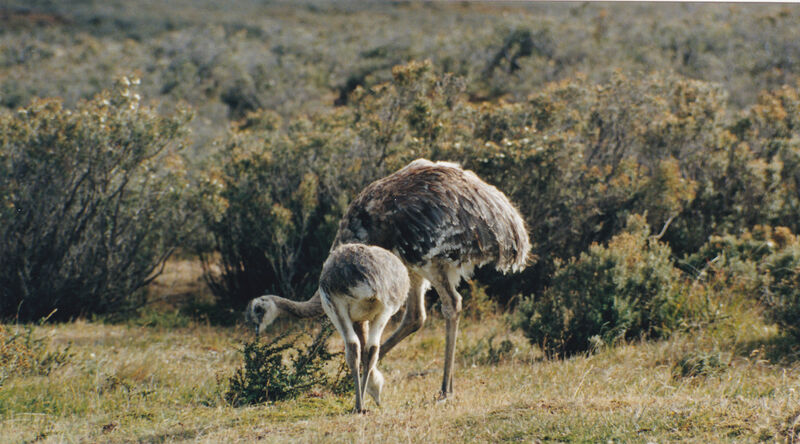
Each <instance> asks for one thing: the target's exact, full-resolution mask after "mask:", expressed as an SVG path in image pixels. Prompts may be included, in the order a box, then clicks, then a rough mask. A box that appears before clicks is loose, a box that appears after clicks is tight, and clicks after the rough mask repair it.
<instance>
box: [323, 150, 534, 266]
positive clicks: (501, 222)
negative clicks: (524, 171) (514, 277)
mask: <svg viewBox="0 0 800 444" xmlns="http://www.w3.org/2000/svg"><path fill="white" fill-rule="evenodd" d="M347 242H358V243H364V244H368V245H378V246H380V247H383V248H386V249H388V250H392V251H394V252H395V253H396V254H397V255H398V256H400V257H401V258H402V259H403V261H404V262H405V263H407V264H413V265H417V266H422V265H424V264H425V263H427V262H430V260H431V259H434V258H435V259H442V260H445V261H448V262H450V263H452V264H457V265H461V264H471V265H483V264H486V263H488V262H494V264H495V267H497V269H498V270H500V271H504V272H506V271H509V270H512V269H513V270H515V271H518V270H520V269H522V268H523V267H524V266H525V262H526V260H527V256H528V253H529V251H530V242H529V239H528V233H527V231H526V230H525V224H524V222H523V220H522V217H521V216H520V215H519V212H518V211H517V210H516V208H514V206H513V205H512V204H511V202H510V201H509V200H508V198H507V197H506V196H505V195H504V194H503V193H501V192H500V191H498V190H497V188H495V187H493V186H491V185H489V184H487V183H486V182H484V181H482V180H481V179H479V178H478V176H476V175H475V174H474V173H473V172H471V171H465V170H463V169H461V168H460V167H459V166H457V165H455V164H452V163H446V162H436V163H433V162H430V161H428V160H425V159H418V160H416V161H414V162H412V163H411V164H409V165H408V166H406V167H405V168H403V169H401V170H399V171H397V172H396V173H394V174H392V175H390V176H387V177H385V178H383V179H380V180H377V181H375V182H373V183H372V184H370V185H369V186H367V188H365V189H364V190H363V191H362V192H361V193H360V194H359V195H358V197H356V199H355V200H354V201H353V202H352V203H351V204H350V207H349V208H348V210H347V212H346V213H345V215H344V217H343V218H342V220H341V222H340V223H339V231H338V232H337V235H336V239H335V240H334V242H333V245H334V248H335V247H336V246H337V245H339V244H342V243H347Z"/></svg>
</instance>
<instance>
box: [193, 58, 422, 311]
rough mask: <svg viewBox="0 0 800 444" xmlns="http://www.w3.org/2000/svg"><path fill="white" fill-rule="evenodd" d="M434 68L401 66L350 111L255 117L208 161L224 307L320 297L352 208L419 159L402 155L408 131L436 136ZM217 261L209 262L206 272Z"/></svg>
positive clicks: (210, 223) (207, 189) (218, 290)
mask: <svg viewBox="0 0 800 444" xmlns="http://www.w3.org/2000/svg"><path fill="white" fill-rule="evenodd" d="M430 69H431V66H430V64H429V63H411V64H409V65H405V66H398V67H396V68H395V69H394V71H393V73H394V80H393V82H391V83H389V84H387V85H384V86H383V87H382V88H380V89H378V90H376V91H372V90H370V91H366V90H363V89H358V90H357V91H355V92H354V93H353V97H352V101H353V105H352V107H351V108H349V109H340V110H335V111H332V112H329V113H326V114H319V115H313V116H310V117H309V118H302V119H296V120H293V121H291V122H288V123H286V124H284V123H283V122H281V119H280V118H279V117H278V116H276V115H274V113H270V112H261V113H250V114H248V116H247V118H246V119H245V120H244V121H243V122H242V123H241V125H239V127H238V128H236V129H234V131H233V132H232V134H231V135H230V136H229V138H228V139H227V140H226V143H225V145H224V146H223V147H222V148H221V149H220V152H219V154H218V155H217V156H214V157H213V158H212V159H211V161H210V162H208V163H207V165H206V168H205V170H206V175H205V179H204V180H203V181H202V183H201V192H200V195H201V196H202V197H201V199H200V201H201V205H202V208H203V215H204V218H205V225H206V227H207V230H208V232H209V234H210V238H211V243H210V245H208V246H206V251H207V252H212V251H216V252H219V256H218V258H219V268H220V270H221V273H220V274H218V275H216V274H213V273H208V274H207V279H208V281H209V283H210V284H211V289H212V291H213V292H214V294H215V296H216V297H217V300H218V301H219V302H220V303H222V304H223V305H226V306H230V307H237V308H238V307H242V306H244V305H245V304H246V303H247V301H249V300H250V299H251V298H252V297H254V296H257V295H260V294H263V293H264V292H270V293H278V294H281V295H283V296H285V297H288V298H291V299H307V298H308V297H309V295H310V294H311V293H313V291H314V290H315V289H316V279H317V276H319V272H320V270H321V267H322V263H323V261H324V260H325V258H326V257H327V253H328V251H329V249H330V246H331V244H332V242H333V238H334V235H335V233H336V230H337V229H338V223H339V219H340V218H341V216H342V214H344V211H345V209H346V208H347V205H348V203H349V202H350V200H351V199H353V198H354V197H355V196H356V195H357V194H358V192H360V191H361V189H363V188H364V187H365V186H366V185H367V184H369V183H370V182H372V181H374V180H376V179H378V178H380V177H383V176H385V175H387V174H389V173H390V172H393V171H394V170H396V169H397V168H399V167H400V166H404V165H405V163H406V162H407V161H409V160H411V156H413V155H414V151H413V150H408V149H403V148H405V145H403V143H404V141H406V140H407V139H408V134H409V131H410V130H409V129H408V128H409V127H410V126H413V128H415V130H414V131H418V132H420V134H421V135H422V137H435V134H436V130H435V125H434V124H433V123H431V121H430V119H426V118H425V114H426V113H425V112H424V108H425V106H424V105H420V104H421V103H422V102H420V97H421V96H424V94H425V93H426V92H427V90H428V89H430V88H431V87H432V85H433V83H434V82H433V81H432V80H430V79H428V80H427V81H421V80H420V79H421V78H422V77H425V76H429V75H430ZM413 103H417V105H419V107H418V106H413V105H412V104H413ZM415 110H416V111H415ZM420 114H421V115H420ZM432 125H433V126H432ZM423 134H424V135H423ZM216 260H217V256H216V255H207V256H206V263H207V264H209V265H210V261H216Z"/></svg>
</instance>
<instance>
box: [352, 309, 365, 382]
mask: <svg viewBox="0 0 800 444" xmlns="http://www.w3.org/2000/svg"><path fill="white" fill-rule="evenodd" d="M353 330H354V331H355V332H356V336H357V337H358V343H359V344H361V351H362V352H363V351H366V350H367V332H368V331H369V321H362V322H353ZM361 366H362V367H361V371H364V370H366V368H367V367H366V366H367V354H366V353H361ZM362 381H363V378H362Z"/></svg>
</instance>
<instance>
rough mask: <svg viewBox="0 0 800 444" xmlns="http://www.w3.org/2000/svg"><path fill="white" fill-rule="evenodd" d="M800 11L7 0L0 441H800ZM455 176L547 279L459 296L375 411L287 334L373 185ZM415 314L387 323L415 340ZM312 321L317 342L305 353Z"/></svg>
mask: <svg viewBox="0 0 800 444" xmlns="http://www.w3.org/2000/svg"><path fill="white" fill-rule="evenodd" d="M798 18H800V8H798V7H796V6H794V5H758V6H755V5H739V4H737V5H727V4H669V5H667V4H575V3H558V4H546V3H536V4H527V3H495V2H492V3H473V2H466V3H415V2H410V3H406V2H393V3H379V2H369V3H363V2H300V3H298V2H282V1H276V2H268V3H265V2H260V1H254V0H236V1H234V2H225V3H224V4H222V3H220V2H211V1H208V0H199V1H187V0H177V1H171V2H155V1H145V2H121V1H116V0H114V1H105V2H95V1H86V2H51V1H39V0H36V1H25V2H16V1H14V0H12V1H8V2H5V3H4V4H3V5H2V6H0V318H2V321H3V324H0V441H3V442H39V441H51V442H62V441H67V442H72V441H75V442H83V441H103V442H130V441H138V442H153V441H157V442H172V441H207V442H219V441H226V442H228V441H241V442H252V441H255V440H266V441H298V440H299V441H303V442H311V441H313V442H318V441H322V440H325V441H346V442H352V441H359V442H361V441H376V440H378V441H403V442H406V441H414V442H450V441H454V440H455V441H491V442H495V441H517V440H524V441H531V440H533V441H536V440H540V441H558V442H562V441H581V442H585V441H591V442H597V441H609V440H611V441H625V442H627V441H656V442H662V441H674V440H687V441H712V442H713V441H720V440H722V441H747V442H751V441H773V440H776V441H779V442H795V441H797V440H799V439H800V409H798V406H799V405H800V394H798V393H800V329H799V327H798V326H799V325H800V323H798V320H800V240H798V237H797V233H798V232H800V46H799V45H798V43H797V39H796V38H795V36H796V35H798V33H800V29H798V28H800V20H798ZM419 157H425V158H428V159H431V160H448V161H454V162H458V163H460V164H461V165H463V166H464V167H465V168H468V169H471V170H473V171H475V172H476V173H477V174H478V175H479V176H480V177H481V178H483V179H484V180H485V181H486V182H488V183H491V184H493V185H495V186H497V187H498V188H499V189H500V190H501V191H503V192H504V193H505V194H506V195H508V196H509V198H510V200H511V201H512V202H514V203H515V204H516V205H517V206H518V207H519V210H520V213H521V214H522V215H523V217H524V218H525V221H526V224H527V227H528V230H529V232H530V235H531V242H532V245H533V256H532V258H531V261H530V266H529V267H528V268H527V269H526V270H524V271H523V272H522V273H519V274H515V275H507V276H503V275H500V274H497V273H495V272H494V271H490V270H478V272H477V273H476V276H475V280H473V281H472V282H468V283H465V284H463V285H462V287H461V288H460V291H461V292H462V294H463V295H464V296H465V302H464V306H465V318H466V319H465V321H464V327H463V329H462V334H461V335H460V338H459V344H458V358H457V366H459V370H458V373H457V378H456V382H455V384H456V385H458V389H457V393H458V395H457V396H456V398H455V399H454V400H452V401H450V400H449V401H448V402H447V403H445V404H437V403H436V402H435V401H434V395H435V389H436V387H437V384H436V380H437V378H439V376H440V371H441V364H442V363H441V350H442V349H443V347H444V345H443V343H444V334H443V332H444V325H443V321H442V320H441V319H440V318H439V317H438V315H437V310H438V302H436V298H435V297H434V294H433V292H431V293H430V294H429V295H428V299H429V302H430V303H431V305H432V309H431V312H432V315H431V318H430V319H429V322H428V324H427V325H426V326H425V327H424V328H423V329H422V330H421V331H420V332H417V333H416V334H414V335H412V336H411V337H410V338H409V339H408V340H406V341H405V342H404V343H402V344H400V345H399V346H398V347H397V348H396V349H395V350H393V352H392V353H390V354H389V355H388V356H387V357H386V359H385V360H384V361H382V362H381V369H382V370H383V371H384V373H385V375H386V377H387V384H386V386H385V389H384V390H385V392H387V393H386V396H385V398H386V400H387V403H386V404H387V405H384V406H383V407H382V408H380V409H375V410H373V411H371V412H370V413H368V415H367V417H363V416H360V415H349V414H348V413H347V412H349V411H350V409H351V407H352V405H351V404H350V403H351V400H352V397H351V395H350V393H349V392H348V387H347V384H346V382H343V381H345V380H346V379H347V378H344V380H342V379H341V377H342V374H343V373H342V366H341V365H340V364H341V361H342V357H341V356H340V353H339V352H340V350H341V349H342V344H341V341H340V340H339V339H338V337H336V335H333V336H332V337H331V336H330V331H329V329H326V328H325V327H322V326H320V323H319V322H315V321H314V322H290V321H280V322H278V323H277V324H276V325H275V327H274V328H273V329H271V330H270V332H268V336H267V337H266V338H262V339H261V340H260V341H256V342H254V341H253V338H252V336H251V335H250V332H248V331H245V329H244V327H243V326H242V325H241V318H240V315H239V313H241V310H242V309H243V307H244V305H245V304H246V303H247V301H248V300H249V299H250V298H252V297H254V296H258V295H261V294H264V293H275V294H280V295H282V296H285V297H289V298H292V299H296V300H303V299H307V298H308V297H310V296H311V294H312V293H313V291H314V289H315V288H316V286H317V284H318V281H317V278H318V276H319V272H320V270H321V266H322V263H323V261H324V260H325V257H326V256H327V253H328V250H329V248H330V245H331V242H332V240H333V236H334V234H335V232H336V228H337V225H338V221H339V219H340V217H341V215H342V214H343V212H344V210H345V209H346V208H347V206H348V204H349V203H350V202H351V201H352V199H353V198H354V197H355V196H356V195H357V194H358V192H359V191H360V190H361V189H363V188H364V187H365V186H366V185H367V184H369V183H370V182H372V181H374V180H376V179H378V178H381V177H383V176H385V175H387V174H389V173H391V172H393V171H395V170H397V169H398V168H401V167H402V166H404V165H406V164H407V163H408V162H410V161H412V160H414V159H416V158H419ZM390 328H391V327H390ZM292 329H299V330H300V331H303V332H304V334H288V333H287V331H289V330H292Z"/></svg>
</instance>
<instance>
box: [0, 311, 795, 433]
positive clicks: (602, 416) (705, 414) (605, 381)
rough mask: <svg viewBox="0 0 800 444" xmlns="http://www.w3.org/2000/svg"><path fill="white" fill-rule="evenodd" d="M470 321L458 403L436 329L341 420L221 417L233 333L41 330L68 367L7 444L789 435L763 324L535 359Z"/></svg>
mask: <svg viewBox="0 0 800 444" xmlns="http://www.w3.org/2000/svg"><path fill="white" fill-rule="evenodd" d="M465 324H466V325H465V326H464V329H463V331H462V335H461V342H460V346H459V349H460V356H461V358H460V359H459V363H458V369H457V373H456V377H457V379H456V391H457V395H456V397H455V399H453V400H451V401H448V402H446V403H437V402H436V401H435V399H434V395H435V394H436V389H437V387H438V386H439V378H440V377H441V373H440V372H441V364H442V356H441V355H442V354H443V339H442V333H443V331H444V330H443V327H444V326H443V324H442V322H441V321H440V320H438V319H433V320H432V322H430V323H429V324H428V325H427V326H426V328H424V329H423V330H422V331H420V332H418V333H417V334H416V335H414V336H413V337H412V338H410V340H408V341H406V343H405V344H402V345H401V346H399V347H398V349H397V350H396V352H393V353H392V354H390V355H389V356H388V357H387V359H386V360H385V361H384V362H382V364H381V366H382V368H383V369H384V371H385V374H386V376H387V379H388V386H387V387H386V389H385V395H384V396H385V405H384V407H383V408H375V407H374V406H372V410H371V412H370V413H368V414H366V415H351V414H349V413H348V412H349V410H350V408H351V407H352V402H353V400H352V396H336V395H333V394H330V393H312V394H310V395H308V396H306V397H303V398H300V399H297V400H294V401H289V402H281V403H276V404H274V405H264V406H259V407H246V408H232V407H229V406H227V405H225V404H224V402H223V401H222V399H221V396H220V395H221V392H222V390H223V386H222V385H220V381H222V380H224V379H225V378H226V377H227V376H228V375H230V374H231V373H232V371H233V369H234V368H235V367H236V366H237V365H238V364H239V363H240V357H239V355H238V354H237V352H236V347H237V345H238V344H239V343H240V342H241V341H242V340H243V339H244V338H245V337H246V334H247V333H246V332H244V331H243V330H241V329H239V328H234V329H223V328H214V327H208V326H202V325H191V326H190V327H188V328H184V329H178V330H174V331H170V330H166V329H158V328H147V327H135V326H119V325H101V324H92V323H86V322H76V323H72V324H65V325H58V326H45V327H39V328H38V329H37V333H38V334H40V335H44V336H47V337H50V338H52V341H53V343H54V346H58V345H60V344H66V343H71V344H73V346H72V350H73V352H74V353H75V356H74V357H73V359H72V361H71V363H70V364H68V365H66V366H65V367H63V368H61V369H59V370H58V371H56V372H55V373H54V374H52V375H50V376H49V377H38V376H29V377H18V378H14V377H12V378H11V379H9V380H8V381H6V383H5V385H4V386H3V387H2V389H0V413H1V415H2V416H0V418H2V422H1V423H0V441H2V442H26V441H27V442H31V441H41V442H85V441H102V442H130V441H140V442H154V441H155V442H180V441H192V442H252V441H256V440H264V441H266V442H287V441H290V442H319V441H321V440H325V441H333V442H353V441H355V442H407V441H412V442H453V441H492V442H495V441H518V440H523V441H531V440H535V439H539V440H542V441H592V442H597V441H607V440H619V441H658V442H662V441H672V440H688V441H720V440H726V441H728V440H741V441H758V440H772V439H777V440H779V441H791V440H793V439H796V435H797V432H798V426H797V423H798V419H797V417H798V415H800V408H798V406H800V365H798V362H797V361H793V360H791V359H787V358H786V357H785V356H784V359H783V362H770V361H768V360H764V359H760V356H761V355H762V354H766V353H767V350H766V349H767V348H769V347H772V345H771V344H772V342H771V338H773V337H774V331H772V330H771V329H769V328H765V327H763V326H756V325H753V326H752V327H751V328H750V329H749V331H746V332H744V333H743V334H746V335H747V338H746V339H747V340H746V341H739V345H735V344H732V343H729V344H725V343H721V342H719V340H716V339H715V338H714V337H712V336H704V335H700V336H698V337H688V336H684V337H678V338H674V339H672V340H670V341H664V342H658V343H641V344H629V345H623V346H619V347H615V348H609V349H606V350H601V351H599V352H598V353H597V354H595V355H592V356H581V357H575V358H572V359H569V360H564V361H558V360H543V359H541V355H540V354H539V352H538V351H537V350H536V349H532V348H530V347H529V346H527V344H526V343H525V341H524V340H523V339H522V338H521V337H519V336H518V335H517V334H513V333H510V332H507V330H506V328H505V327H504V323H503V322H502V319H500V318H499V317H495V318H492V319H490V320H488V321H487V320H482V321H481V322H480V323H477V322H473V323H470V322H466V323H465ZM11 328H13V327H11ZM491 335H497V338H498V339H506V338H508V339H509V340H511V341H512V342H513V343H514V344H515V350H514V351H513V353H511V354H510V355H505V357H504V359H503V360H501V362H500V363H498V364H497V365H470V364H469V362H475V360H474V359H473V358H472V357H470V358H469V359H468V358H466V356H471V354H470V353H471V352H474V348H475V347H480V345H479V339H480V338H486V337H489V336H491ZM332 342H333V343H332V344H331V346H332V347H338V346H340V345H341V343H340V342H339V341H338V339H337V340H334V341H332ZM726 346H730V347H728V348H729V349H730V350H731V352H730V353H726V352H723V353H722V356H724V357H726V359H725V360H726V364H727V365H725V366H724V368H722V369H720V371H719V372H717V373H716V374H714V375H713V376H698V377H691V378H681V377H678V376H676V374H675V371H674V366H675V363H676V362H677V361H678V360H679V359H680V358H681V357H682V356H683V355H685V353H687V352H692V351H695V350H712V349H724V347H726ZM748 348H750V349H749V350H748ZM734 350H735V351H736V352H735V353H734V352H733V351H734ZM472 354H473V355H474V353H472ZM370 405H371V404H370Z"/></svg>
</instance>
